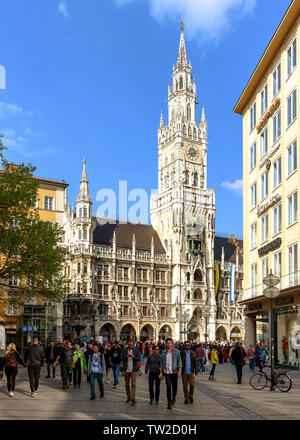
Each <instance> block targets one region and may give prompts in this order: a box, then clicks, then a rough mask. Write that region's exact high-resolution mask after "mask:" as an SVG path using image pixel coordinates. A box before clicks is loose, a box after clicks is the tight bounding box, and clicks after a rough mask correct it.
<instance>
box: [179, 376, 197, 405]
mask: <svg viewBox="0 0 300 440" xmlns="http://www.w3.org/2000/svg"><path fill="white" fill-rule="evenodd" d="M182 385H183V394H184V398H185V400H188V399H190V398H191V397H193V395H194V389H195V373H191V374H183V375H182Z"/></svg>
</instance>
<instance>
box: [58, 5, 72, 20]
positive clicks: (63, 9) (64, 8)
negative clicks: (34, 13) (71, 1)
mask: <svg viewBox="0 0 300 440" xmlns="http://www.w3.org/2000/svg"><path fill="white" fill-rule="evenodd" d="M57 12H58V13H59V14H61V15H63V17H64V18H68V17H69V15H70V13H69V11H68V8H67V5H66V3H65V2H64V1H61V2H60V3H59V5H58V8H57Z"/></svg>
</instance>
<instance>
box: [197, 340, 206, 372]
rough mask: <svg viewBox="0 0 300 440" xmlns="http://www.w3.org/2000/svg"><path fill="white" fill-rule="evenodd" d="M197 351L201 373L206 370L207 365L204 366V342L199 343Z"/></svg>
mask: <svg viewBox="0 0 300 440" xmlns="http://www.w3.org/2000/svg"><path fill="white" fill-rule="evenodd" d="M195 353H196V360H197V367H198V371H200V372H201V374H203V373H204V372H205V366H204V361H205V350H204V348H203V347H202V344H198V345H197V347H196V351H195Z"/></svg>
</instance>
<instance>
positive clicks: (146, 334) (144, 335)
mask: <svg viewBox="0 0 300 440" xmlns="http://www.w3.org/2000/svg"><path fill="white" fill-rule="evenodd" d="M153 330H154V329H153V327H152V325H151V324H146V325H144V326H143V327H142V329H141V331H140V340H141V341H149V340H151V339H153V338H154V335H153Z"/></svg>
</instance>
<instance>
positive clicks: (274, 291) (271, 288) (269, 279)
mask: <svg viewBox="0 0 300 440" xmlns="http://www.w3.org/2000/svg"><path fill="white" fill-rule="evenodd" d="M279 281H280V278H279V277H277V276H276V275H273V274H272V271H270V275H268V276H266V277H265V278H264V279H263V283H264V284H265V285H266V286H268V287H266V289H264V291H263V294H264V295H265V296H266V297H267V298H269V299H270V314H271V344H270V355H271V388H270V391H274V390H275V383H274V319H273V299H274V298H276V297H277V296H278V295H279V294H280V289H278V287H275V286H276V285H277V284H278V283H279Z"/></svg>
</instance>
